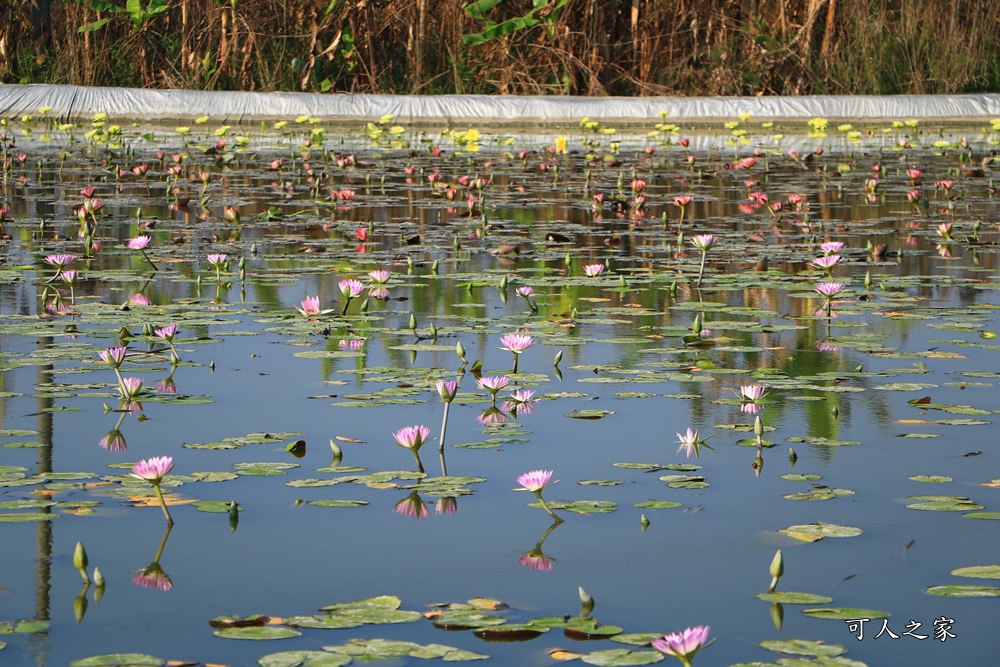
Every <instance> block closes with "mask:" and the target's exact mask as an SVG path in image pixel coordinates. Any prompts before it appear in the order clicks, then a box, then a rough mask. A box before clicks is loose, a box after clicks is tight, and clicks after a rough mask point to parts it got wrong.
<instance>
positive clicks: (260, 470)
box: [233, 462, 299, 477]
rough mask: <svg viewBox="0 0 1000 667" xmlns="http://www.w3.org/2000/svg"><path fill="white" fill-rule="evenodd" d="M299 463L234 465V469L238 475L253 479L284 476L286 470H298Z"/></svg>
mask: <svg viewBox="0 0 1000 667" xmlns="http://www.w3.org/2000/svg"><path fill="white" fill-rule="evenodd" d="M298 467H299V464H298V463H273V462H259V463H234V464H233V469H234V470H235V471H236V474H237V475H249V476H251V477H263V476H269V475H284V474H285V471H286V470H291V469H292V468H298Z"/></svg>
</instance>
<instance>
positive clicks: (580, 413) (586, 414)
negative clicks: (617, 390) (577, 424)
mask: <svg viewBox="0 0 1000 667" xmlns="http://www.w3.org/2000/svg"><path fill="white" fill-rule="evenodd" d="M613 414H615V411H614V410H574V411H573V412H571V413H569V414H568V415H566V416H567V417H572V418H573V419H604V418H605V417H606V416H608V415H613Z"/></svg>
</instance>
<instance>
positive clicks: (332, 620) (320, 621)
mask: <svg viewBox="0 0 1000 667" xmlns="http://www.w3.org/2000/svg"><path fill="white" fill-rule="evenodd" d="M284 621H285V625H290V626H292V627H294V628H313V629H319V630H342V629H345V628H360V627H361V626H362V625H364V623H363V622H362V621H359V620H352V619H350V618H345V617H343V616H340V615H337V614H311V615H309V616H285V617H284Z"/></svg>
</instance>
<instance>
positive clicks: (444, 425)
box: [438, 402, 451, 453]
mask: <svg viewBox="0 0 1000 667" xmlns="http://www.w3.org/2000/svg"><path fill="white" fill-rule="evenodd" d="M450 408H451V403H450V402H449V403H445V404H444V418H443V419H441V442H440V443H439V444H438V451H439V452H441V453H444V436H445V433H446V432H447V431H448V410H449V409H450Z"/></svg>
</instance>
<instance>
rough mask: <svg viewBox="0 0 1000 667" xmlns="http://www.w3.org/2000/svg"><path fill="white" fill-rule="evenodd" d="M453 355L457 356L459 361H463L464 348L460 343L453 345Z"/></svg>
mask: <svg viewBox="0 0 1000 667" xmlns="http://www.w3.org/2000/svg"><path fill="white" fill-rule="evenodd" d="M455 354H457V355H458V358H459V359H461V360H462V361H465V346H464V345H462V341H458V342H457V343H455Z"/></svg>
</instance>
